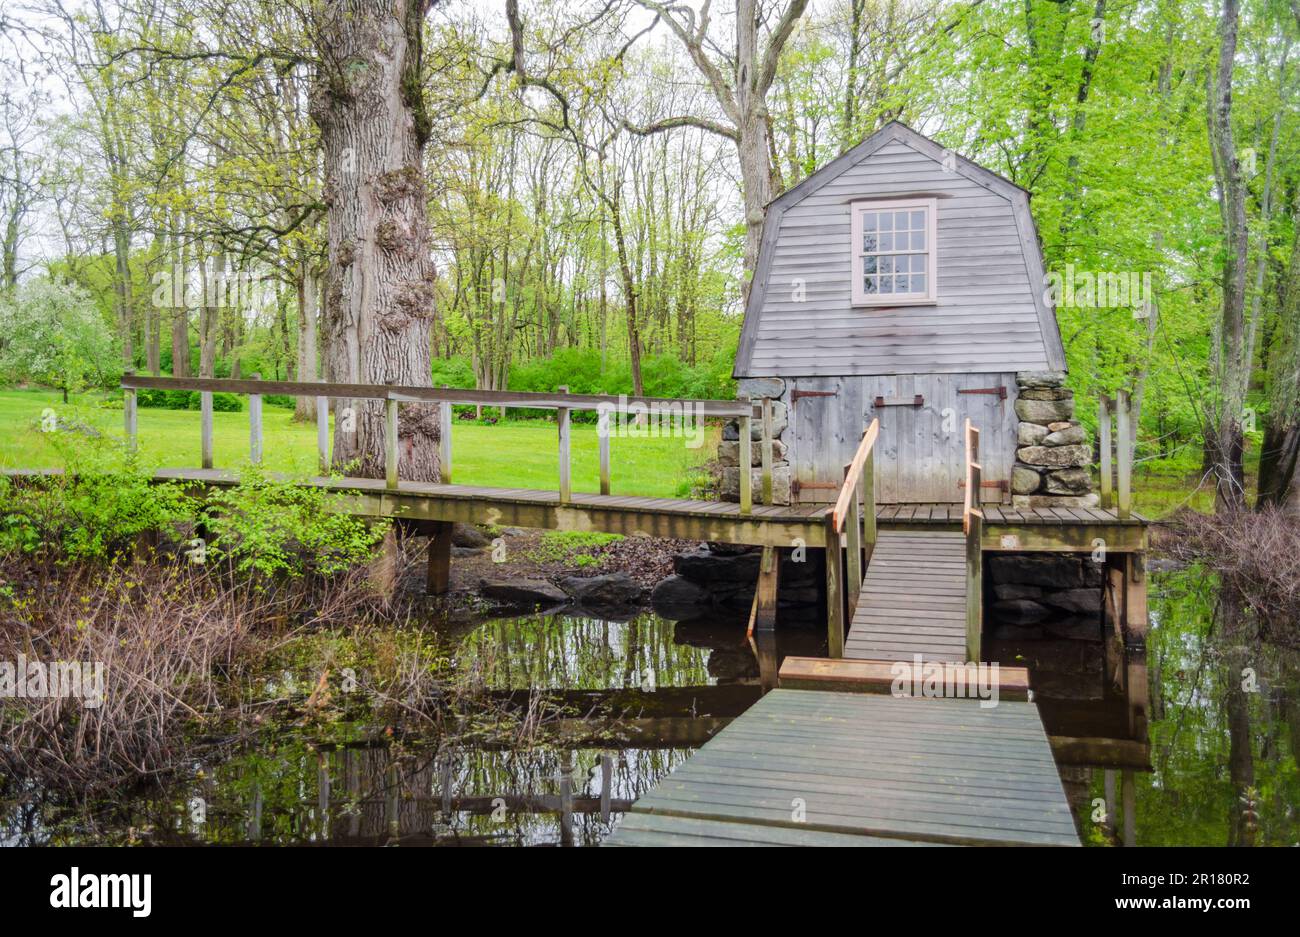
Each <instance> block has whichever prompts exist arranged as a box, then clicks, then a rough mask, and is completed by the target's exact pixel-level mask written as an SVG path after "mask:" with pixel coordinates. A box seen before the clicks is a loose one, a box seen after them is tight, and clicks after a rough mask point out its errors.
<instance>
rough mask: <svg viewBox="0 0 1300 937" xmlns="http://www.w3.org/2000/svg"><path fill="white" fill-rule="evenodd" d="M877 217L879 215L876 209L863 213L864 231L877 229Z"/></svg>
mask: <svg viewBox="0 0 1300 937" xmlns="http://www.w3.org/2000/svg"><path fill="white" fill-rule="evenodd" d="M877 217H878V216H877V214H876V213H875V212H874V211H864V212H863V213H862V230H863V231H874V230H876V218H877Z"/></svg>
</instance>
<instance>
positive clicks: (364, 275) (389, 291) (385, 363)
mask: <svg viewBox="0 0 1300 937" xmlns="http://www.w3.org/2000/svg"><path fill="white" fill-rule="evenodd" d="M426 10H427V5H426V3H425V0H386V2H385V0H338V2H334V3H329V4H324V5H322V6H321V7H320V12H319V15H318V17H319V18H318V22H317V35H318V41H319V44H320V49H319V52H320V58H321V62H322V64H321V66H320V69H319V72H318V74H317V76H316V84H315V87H314V88H313V92H312V102H311V112H312V117H313V118H314V119H315V121H316V123H317V125H318V126H319V127H320V130H321V143H322V148H323V150H324V169H325V201H326V204H327V205H328V206H329V214H328V221H329V266H328V269H327V272H326V285H325V289H326V293H327V297H328V299H327V308H328V310H329V319H328V321H327V322H326V324H325V338H326V354H327V356H328V358H329V362H330V368H331V372H330V373H331V375H332V377H333V379H334V380H335V381H341V382H347V383H360V384H385V383H394V384H405V385H415V386H422V387H427V386H429V385H430V383H431V372H430V360H429V333H430V326H431V323H432V319H433V313H434V306H433V301H434V270H433V263H432V260H431V258H430V256H429V228H428V220H427V218H426V217H425V189H424V177H423V173H422V167H421V157H422V154H423V151H424V144H425V140H426V139H427V137H428V132H429V131H428V117H427V115H426V114H425V112H424V102H423V99H422V96H421V93H420V54H421V48H422V46H421V27H422V24H423V20H424V13H425V11H426ZM338 408H339V410H338V412H339V413H340V414H342V415H343V418H340V419H337V420H336V421H335V433H334V467H335V469H338V470H342V469H343V468H344V467H345V466H349V468H348V471H350V472H360V474H361V475H362V476H368V477H376V478H378V477H381V476H382V475H383V472H384V406H383V402H382V401H378V400H353V401H339V402H338ZM347 408H350V409H351V411H352V413H351V417H352V418H351V419H349V418H347V417H348V414H347V413H346V412H345V411H346V409H347ZM399 437H400V444H399V463H398V464H399V472H400V474H401V477H402V478H403V479H406V480H412V481H437V480H438V446H437V442H438V411H437V407H436V406H435V405H432V404H408V405H404V406H403V407H402V410H401V414H400V419H399Z"/></svg>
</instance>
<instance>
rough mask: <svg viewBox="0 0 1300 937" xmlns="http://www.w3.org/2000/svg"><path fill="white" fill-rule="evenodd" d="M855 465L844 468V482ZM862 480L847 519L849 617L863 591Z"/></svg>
mask: <svg viewBox="0 0 1300 937" xmlns="http://www.w3.org/2000/svg"><path fill="white" fill-rule="evenodd" d="M852 468H853V464H852V463H849V464H848V465H846V466H844V481H845V483H846V484H847V483H849V481H850V479H849V472H850V471H851V470H852ZM860 485H861V480H859V481H857V482H854V483H853V486H852V495H853V496H852V498H850V499H849V513H848V516H847V517H846V518H845V524H846V529H845V538H844V539H845V544H844V548H845V551H846V556H845V562H844V567H845V571H844V595H845V598H846V600H847V601H846V604H847V605H848V609H849V616H850V617H852V615H853V613H854V612H855V611H857V608H858V593H859V592H860V591H862V508H861V506H860V505H859V503H858V498H859V497H860V492H861V487H860Z"/></svg>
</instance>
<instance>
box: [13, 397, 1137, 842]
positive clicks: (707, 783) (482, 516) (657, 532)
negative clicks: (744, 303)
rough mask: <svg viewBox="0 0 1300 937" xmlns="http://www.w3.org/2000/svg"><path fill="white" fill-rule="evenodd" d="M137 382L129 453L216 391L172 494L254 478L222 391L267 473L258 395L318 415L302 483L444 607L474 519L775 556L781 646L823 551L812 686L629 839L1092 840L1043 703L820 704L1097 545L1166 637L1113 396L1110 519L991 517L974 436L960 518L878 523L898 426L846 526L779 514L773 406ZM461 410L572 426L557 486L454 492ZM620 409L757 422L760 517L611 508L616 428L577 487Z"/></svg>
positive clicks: (940, 645) (744, 448)
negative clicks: (398, 553) (237, 403)
mask: <svg viewBox="0 0 1300 937" xmlns="http://www.w3.org/2000/svg"><path fill="white" fill-rule="evenodd" d="M254 378H256V376H254ZM122 386H123V388H124V391H125V399H124V424H125V431H126V437H127V440H128V445H131V446H134V445H135V441H136V435H137V425H138V411H137V407H136V392H137V391H139V390H146V389H159V390H185V391H197V392H199V394H200V400H201V407H200V410H201V416H200V438H201V462H202V465H201V466H199V467H195V468H182V469H164V470H161V471H159V472H158V473H157V478H158V479H159V480H174V481H179V482H183V483H186V484H188V485H190V486H191V487H194V488H196V489H203V488H207V487H215V486H227V485H234V484H238V481H239V476H238V473H237V472H234V471H228V470H223V469H219V468H217V467H215V465H214V464H213V417H212V411H213V399H212V395H213V394H214V393H218V392H224V393H236V394H246V395H248V397H249V427H250V435H249V456H250V460H251V461H252V462H255V463H256V462H260V461H261V458H262V445H263V441H262V420H261V397H262V396H263V395H266V394H282V395H290V396H299V397H312V398H314V399H315V401H316V412H317V426H318V435H317V440H318V455H319V461H320V466H321V470H322V472H321V475H319V476H317V477H313V478H309V479H305V480H304V483H306V484H311V485H315V486H318V487H321V488H324V489H328V490H331V491H336V492H338V493H340V495H341V496H342V498H341V505H342V509H343V510H346V511H349V512H350V513H355V514H358V515H364V516H372V517H384V518H393V519H396V520H398V521H400V522H401V523H403V524H405V525H407V526H409V527H411V528H413V529H415V530H417V531H419V532H423V533H426V534H427V535H428V536H429V538H430V548H429V589H430V591H431V592H434V593H438V592H442V591H445V590H446V588H447V586H448V581H449V564H450V551H451V528H452V524H453V523H456V522H462V523H472V524H494V525H505V526H518V527H532V528H543V529H553V530H571V531H604V532H610V533H618V534H623V535H625V536H633V537H637V536H641V537H660V538H677V539H688V540H701V541H714V542H723V543H736V544H750V545H755V546H759V547H762V551H763V552H762V560H761V562H760V567H759V569H760V572H759V578H758V583H757V586H756V588H755V594H754V601H753V607H752V611H751V617H750V628H751V630H753V629H755V628H757V629H761V630H768V629H770V628H772V627H773V626H774V624H775V619H776V609H777V597H778V592H779V582H778V573H779V569H780V563H779V562H778V554H777V551H778V550H780V549H789V548H793V547H805V548H820V549H824V550H825V551H826V557H827V562H826V606H827V644H828V649H829V658H828V659H825V660H817V661H808V660H790V661H787V662H786V667H785V668H783V669H782V674H781V677H782V685H783V686H798V687H801V688H802V689H798V690H791V689H783V690H780V691H777V692H775V693H772V694H769V695H768V696H767V697H765V698H764V699H763V700H762V701H761V702H760V703H759V704H757V705H755V706H754V707H753V708H751V709H750V710H748V711H747V712H745V713H744V714H743V715H741V716H740V717H738V718H737V719H736V720H735V721H734V722H732V724H731V725H730V726H728V727H727V728H726V729H724V730H723V731H722V732H720V733H719V734H718V735H717V736H716V737H715V738H714V739H713V740H712V741H710V742H709V743H708V744H706V745H705V746H704V748H703V749H701V751H700V753H699V754H697V755H696V756H694V757H692V758H691V759H690V760H689V761H688V762H687V764H686V765H684V766H682V767H681V768H679V769H678V770H677V771H675V772H674V773H673V774H672V775H670V776H669V778H667V779H666V780H665V781H664V782H663V784H661V785H660V787H659V788H657V789H656V790H655V791H654V792H652V793H651V794H650V795H648V796H647V797H644V798H642V799H641V800H640V801H638V802H637V803H636V804H634V805H633V807H632V813H631V814H630V815H629V817H628V821H627V823H625V824H624V826H623V828H622V829H621V830H620V832H619V833H618V834H616V836H615V837H614V842H617V843H620V844H637V843H640V844H654V843H660V842H668V841H676V842H685V843H689V842H698V843H702V844H703V843H708V842H722V843H737V842H749V843H755V844H781V843H784V844H816V843H827V844H830V843H837V844H848V843H850V842H855V843H857V844H863V845H870V844H874V843H876V842H877V841H879V842H899V841H908V842H930V843H994V842H997V843H1017V842H1018V843H1067V842H1077V836H1075V834H1074V831H1073V828H1072V826H1069V822H1070V821H1069V810H1068V807H1067V806H1066V805H1065V802H1064V798H1063V795H1062V794H1061V786H1060V782H1059V779H1056V778H1055V775H1054V768H1053V767H1052V756H1051V750H1050V747H1049V746H1048V742H1047V738H1046V735H1045V733H1044V732H1043V728H1042V724H1041V721H1040V720H1039V719H1038V715H1037V711H1036V707H1035V706H1034V704H1033V703H1032V702H1028V701H1026V702H1007V701H1002V702H999V704H998V706H997V707H994V708H988V709H986V708H983V707H981V706H980V705H979V703H978V702H977V701H975V700H970V699H964V700H933V699H925V700H914V699H894V698H886V697H882V696H871V695H866V696H864V695H861V694H860V693H853V694H844V693H830V692H824V691H822V690H820V689H818V688H820V687H824V688H826V689H830V690H842V689H846V688H848V689H854V690H864V689H865V690H869V691H870V690H875V691H879V690H881V689H882V688H888V685H889V678H888V667H889V665H890V664H891V663H892V662H894V661H900V660H901V661H908V662H910V661H911V660H912V659H913V656H914V655H917V656H919V657H920V658H921V659H923V660H925V661H935V662H940V663H942V662H962V661H971V662H978V661H980V660H981V659H982V658H981V634H982V624H983V605H984V600H983V567H984V555H985V554H986V553H996V552H1088V553H1093V554H1094V555H1095V554H1096V553H1097V551H1098V550H1099V548H1100V550H1101V552H1102V553H1103V554H1104V559H1103V562H1104V564H1105V567H1106V569H1105V601H1106V608H1107V613H1108V620H1109V621H1111V622H1113V623H1114V626H1115V628H1116V631H1117V633H1121V632H1122V635H1123V636H1124V637H1125V638H1129V639H1136V640H1141V638H1142V637H1143V636H1144V634H1145V631H1146V621H1147V614H1146V588H1145V573H1144V566H1143V558H1144V555H1145V552H1146V549H1147V532H1146V522H1145V521H1144V520H1143V519H1142V518H1140V517H1138V516H1137V515H1135V514H1134V513H1133V512H1132V510H1131V481H1130V479H1131V464H1132V458H1131V448H1130V438H1131V437H1130V434H1129V427H1128V425H1127V406H1126V405H1125V403H1126V402H1125V400H1124V398H1123V397H1121V399H1120V401H1119V403H1118V405H1117V406H1112V405H1111V404H1110V402H1109V401H1105V400H1103V404H1102V430H1103V431H1102V434H1101V439H1102V463H1101V468H1102V503H1101V505H1100V506H1099V507H1095V508H1088V507H1070V508H1058V507H1038V508H1016V507H1012V506H1008V505H1002V504H990V505H982V504H981V503H980V497H979V494H980V491H981V488H982V484H981V477H980V464H979V432H978V430H977V428H975V427H973V426H971V425H970V423H969V421H967V425H966V427H965V433H964V437H965V440H964V441H965V449H966V460H965V461H966V478H965V485H964V487H965V491H964V503H963V504H946V503H945V504H890V505H884V506H879V507H878V506H877V505H876V503H875V498H874V481H875V470H874V460H875V453H874V449H873V447H874V445H875V441H876V439H877V437H878V435H879V424H878V422H877V421H872V423H871V424H870V425H869V426H868V427H866V429H865V430H864V432H863V435H862V441H861V444H860V445H859V447H858V449H857V452H856V454H855V455H854V458H853V460H852V461H851V462H850V463H849V464H848V465H847V466H845V480H844V484H843V487H842V488H841V490H840V492H839V496H838V498H837V500H836V502H835V504H834V505H833V506H831V507H830V508H827V507H826V506H825V505H819V504H798V505H776V504H772V503H771V502H772V481H771V479H772V465H773V442H772V440H773V436H772V422H771V421H772V407H771V401H770V400H766V399H761V400H750V399H748V398H741V399H739V400H692V399H656V398H644V397H643V398H635V397H634V398H628V397H626V396H623V397H614V396H608V395H578V394H572V395H571V394H567V393H559V394H529V393H517V392H504V391H479V390H463V389H453V388H428V387H399V386H378V385H354V384H327V383H304V382H292V381H261V380H257V379H253V380H222V379H210V378H208V379H205V378H198V379H172V378H149V377H138V376H135V375H131V374H128V375H127V376H126V377H125V378H124V379H123V381H122ZM330 398H333V399H335V400H336V401H347V400H356V399H378V400H382V401H384V407H385V420H384V427H385V458H384V464H385V478H382V479H373V478H352V477H338V476H331V475H329V474H328V468H329V465H330V459H329V435H328V423H329V421H328V406H329V399H330ZM403 403H422V404H436V405H437V406H438V408H439V412H440V424H441V430H442V432H441V453H440V456H441V461H442V479H443V481H442V482H441V483H428V482H410V481H403V480H402V479H400V478H399V477H398V464H399V459H398V445H399V437H398V426H399V422H398V411H399V407H400V406H401V405H402V404H403ZM457 404H461V405H463V404H469V405H478V406H490V407H501V408H532V409H547V410H554V411H555V413H556V424H557V431H558V432H557V442H558V465H557V486H556V488H555V489H552V490H536V489H521V488H502V487H486V486H480V485H465V484H458V483H457V484H453V483H451V481H450V480H451V478H452V476H453V463H452V447H451V426H452V406H453V405H457ZM615 408H622V409H623V410H624V411H626V410H629V409H630V410H633V411H634V412H635V411H636V410H638V409H640V410H641V411H642V412H646V413H655V414H669V415H673V414H676V415H678V416H680V415H682V414H684V413H687V412H688V411H689V414H690V415H692V416H694V417H696V418H699V417H704V418H716V419H729V420H733V419H734V420H736V421H737V423H738V424H739V427H738V428H739V434H738V436H739V450H740V452H739V459H738V462H739V464H740V465H741V466H746V465H751V464H753V463H754V460H753V453H752V449H751V446H752V445H753V442H752V437H753V435H755V434H754V433H753V427H754V425H755V423H757V425H758V427H759V432H758V433H757V436H758V439H757V444H758V446H759V459H758V464H759V465H760V466H761V469H760V473H759V478H760V484H759V486H758V487H759V492H758V499H757V500H758V502H759V503H757V504H756V503H755V493H754V491H753V490H752V488H753V485H752V481H751V476H750V473H749V472H747V471H744V470H742V471H740V473H739V476H740V494H739V502H722V501H707V500H698V499H680V498H649V497H637V496H622V495H613V494H611V474H612V472H611V464H610V447H609V438H610V433H609V432H607V431H606V432H600V433H598V436H599V440H600V491H599V492H597V493H587V492H576V491H574V490H573V486H572V479H571V471H570V436H571V434H570V415H571V412H572V411H573V410H596V411H598V412H600V413H604V414H606V418H607V415H608V414H609V412H611V411H612V410H614V409H615ZM1112 413H1113V414H1114V415H1115V417H1116V418H1117V423H1118V426H1117V430H1116V432H1115V434H1114V439H1115V443H1116V448H1117V452H1118V458H1117V460H1116V461H1117V465H1116V466H1115V467H1116V468H1117V469H1118V472H1117V475H1118V479H1117V483H1116V484H1114V485H1112V480H1111V472H1112V463H1111V454H1110V451H1109V450H1110V440H1111V432H1110V418H1111V415H1112ZM8 474H10V475H16V476H22V475H32V474H43V472H42V470H20V471H10V472H9V473H8ZM1003 679H1004V681H1006V684H1007V687H1008V689H1009V690H1014V689H1016V688H1017V687H1021V686H1023V685H1024V684H1025V677H1024V674H1023V672H1015V671H1014V669H1012V670H1011V671H1008V670H1006V669H1004V677H1003ZM736 777H739V778H740V780H735V778H736ZM792 791H794V792H796V793H794V794H791V792H792ZM798 791H804V795H800V794H798V793H797V792H798ZM805 795H806V796H805ZM791 797H794V798H800V797H802V798H803V799H804V801H805V803H806V806H807V810H806V814H805V816H804V817H803V818H802V819H797V820H796V819H792V818H791V817H792V816H794V815H793V814H792V813H791V807H790V805H789V801H790V800H791ZM809 798H812V800H810V799H809ZM818 798H820V799H818ZM814 800H815V801H816V803H817V804H818V805H819V806H817V807H816V808H814V806H813V801H814ZM797 812H798V811H797V810H796V814H797Z"/></svg>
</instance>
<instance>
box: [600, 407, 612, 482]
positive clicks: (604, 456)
mask: <svg viewBox="0 0 1300 937" xmlns="http://www.w3.org/2000/svg"><path fill="white" fill-rule="evenodd" d="M613 432H614V431H613V429H612V428H611V427H610V425H609V420H608V418H606V421H605V432H603V433H597V434H596V435H597V436H598V437H599V438H600V493H601V494H603V495H607V494H609V437H610V436H611V435H613Z"/></svg>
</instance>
